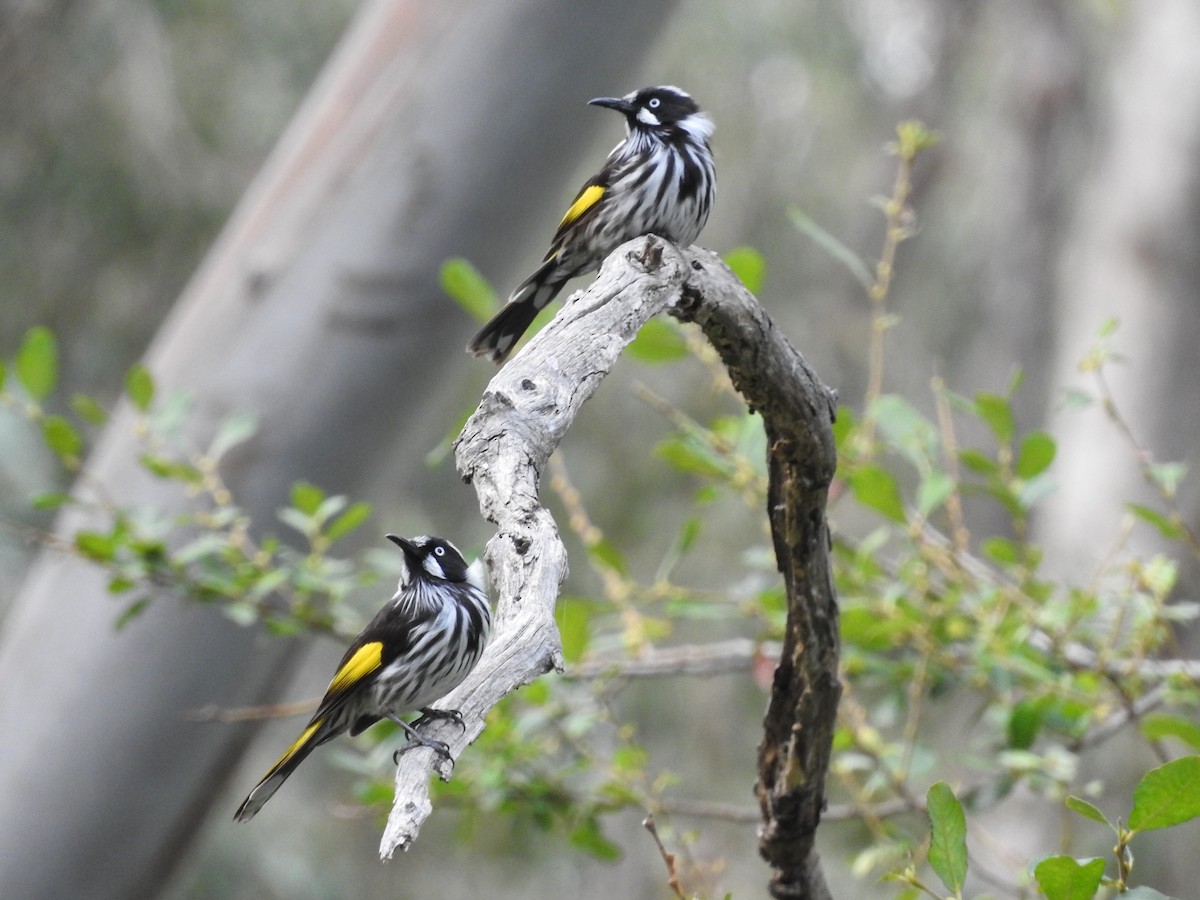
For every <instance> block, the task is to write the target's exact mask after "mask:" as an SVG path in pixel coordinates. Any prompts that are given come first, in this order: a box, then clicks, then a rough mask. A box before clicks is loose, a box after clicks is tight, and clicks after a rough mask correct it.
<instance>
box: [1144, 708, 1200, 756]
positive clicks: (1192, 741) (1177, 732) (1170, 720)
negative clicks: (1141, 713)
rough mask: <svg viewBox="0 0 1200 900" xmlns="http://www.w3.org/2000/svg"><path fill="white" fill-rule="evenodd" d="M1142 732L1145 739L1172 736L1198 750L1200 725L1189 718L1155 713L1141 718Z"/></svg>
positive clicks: (1199, 747)
mask: <svg viewBox="0 0 1200 900" xmlns="http://www.w3.org/2000/svg"><path fill="white" fill-rule="evenodd" d="M1141 727H1142V734H1143V735H1144V736H1145V738H1146V740H1149V741H1157V740H1161V739H1162V738H1166V737H1172V738H1176V739H1177V740H1181V741H1183V742H1184V743H1185V744H1187V745H1188V746H1190V747H1192V748H1193V749H1195V750H1200V725H1197V724H1196V723H1195V722H1193V721H1192V720H1191V719H1184V718H1182V717H1180V716H1172V715H1168V714H1167V713H1155V714H1153V715H1149V716H1146V717H1145V718H1143V719H1142V724H1141Z"/></svg>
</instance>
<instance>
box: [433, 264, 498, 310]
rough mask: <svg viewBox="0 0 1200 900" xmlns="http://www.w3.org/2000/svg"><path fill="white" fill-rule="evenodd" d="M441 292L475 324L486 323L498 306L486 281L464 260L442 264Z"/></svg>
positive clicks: (493, 292)
mask: <svg viewBox="0 0 1200 900" xmlns="http://www.w3.org/2000/svg"><path fill="white" fill-rule="evenodd" d="M442 290H443V291H445V292H446V293H447V294H449V295H450V297H451V298H452V299H453V300H454V302H455V303H457V304H458V305H459V306H461V307H462V308H463V309H464V310H465V311H466V312H467V314H468V315H470V316H471V318H473V319H475V321H477V322H481V323H482V322H486V321H487V320H488V319H490V318H491V317H492V314H493V313H494V312H495V311H496V309H497V307H498V306H499V305H500V304H499V303H497V301H496V292H495V291H494V290H492V286H491V285H490V284H488V281H487V279H486V278H484V277H483V276H482V275H481V274H479V270H478V269H476V268H475V267H474V266H473V265H471V263H470V262H468V261H467V260H465V259H448V260H446V261H445V262H444V263H442Z"/></svg>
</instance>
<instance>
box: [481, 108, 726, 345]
mask: <svg viewBox="0 0 1200 900" xmlns="http://www.w3.org/2000/svg"><path fill="white" fill-rule="evenodd" d="M588 102H589V103H590V104H592V105H593V106H605V107H608V108H609V109H615V110H616V111H617V112H619V113H621V114H622V115H624V116H625V130H626V136H625V140H623V141H621V143H619V144H617V146H616V147H614V148H613V151H612V152H611V153H610V154H608V159H606V160H605V161H604V165H603V166H602V167H601V169H600V171H599V172H598V173H596V175H594V176H593V177H592V178H589V179H588V180H587V182H586V183H585V184H584V185H583V187H582V188H580V190H579V193H578V194H577V195H576V197H575V201H574V202H573V203H572V204H571V206H570V208H568V209H567V213H566V215H564V216H563V218H562V221H561V222H559V223H558V230H557V231H556V232H554V239H553V240H552V241H551V242H550V249H549V251H548V252H547V253H546V256H545V259H544V260H543V262H542V264H541V266H539V267H538V269H537V271H535V272H534V273H533V274H532V275H530V276H529V277H528V278H526V279H525V280H524V281H523V282H521V284H520V285H518V286H517V289H516V290H515V291H513V292H512V294H511V295H510V296H509V298H508V302H507V303H506V304H505V305H504V307H503V308H502V309H501V310H500V312H498V313H496V315H495V316H494V317H493V318H492V320H491V321H490V322H488V323H487V324H486V325H484V326H483V328H482V330H480V332H479V334H477V335H475V337H474V338H472V339H471V343H470V344H468V345H467V350H468V351H470V352H471V353H474V354H475V355H476V356H486V357H488V358H490V359H491V360H492V361H493V362H497V363H498V362H502V361H503V360H504V358H505V357H506V356H508V354H509V353H510V352H511V351H512V348H513V345H514V344H516V342H517V340H518V339H519V338H520V337H521V335H522V334H524V333H525V329H526V328H528V327H529V323H530V322H532V321H533V319H534V317H535V316H536V315H537V314H538V312H540V311H541V310H542V308H543V307H544V306H545V305H546V304H547V303H549V302H550V301H551V300H553V299H554V298H555V296H556V295H557V294H558V292H559V291H560V290H562V287H563V285H564V284H566V282H567V281H568V280H570V279H571V278H574V277H575V276H576V275H584V274H586V273H588V272H594V271H595V270H596V269H598V268H599V267H600V263H601V262H603V261H604V258H605V257H606V256H608V254H609V253H611V252H612V251H613V250H615V249H616V248H617V247H618V246H620V245H621V244H623V243H624V242H625V241H628V240H632V239H633V238H636V237H640V236H642V235H643V234H656V235H658V236H659V237H662V238H666V239H667V240H669V241H671V242H673V243H675V244H678V245H679V246H681V247H686V246H688V245H689V244H691V243H692V242H693V241H695V240H696V238H697V237H699V235H700V230H701V229H702V228H703V227H704V223H705V222H706V221H708V214H709V211H710V210H711V209H712V205H713V197H714V195H715V192H716V185H717V174H716V169H715V167H714V165H713V156H712V149H711V148H710V147H709V145H708V141H709V139H710V138H711V137H712V134H713V130H714V129H713V124H712V122H711V121H710V120H709V118H708V116H706V115H705V114H704V113H702V112H701V111H700V107H698V106H697V105H696V101H695V100H693V99H692V98H691V97H690V96H688V95H687V94H686V93H684V92H683V91H681V90H680V89H679V88H677V87H670V86H663V87H648V88H643V89H642V90H640V91H634V92H633V93H632V94H626V95H625V96H624V97H598V98H597V99H595V100H589V101H588Z"/></svg>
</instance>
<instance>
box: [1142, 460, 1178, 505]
mask: <svg viewBox="0 0 1200 900" xmlns="http://www.w3.org/2000/svg"><path fill="white" fill-rule="evenodd" d="M1147 469H1148V470H1149V472H1150V477H1151V478H1153V479H1154V482H1155V484H1157V485H1158V486H1159V487H1160V488H1162V489H1163V491H1165V492H1166V493H1167V494H1168V495H1170V496H1172V497H1173V496H1175V489H1176V488H1178V487H1179V482H1181V481H1183V478H1184V476H1185V475H1187V463H1181V462H1174V463H1151V464H1150V465H1149V466H1148V467H1147Z"/></svg>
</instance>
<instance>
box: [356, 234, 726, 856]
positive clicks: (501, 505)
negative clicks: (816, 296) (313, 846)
mask: <svg viewBox="0 0 1200 900" xmlns="http://www.w3.org/2000/svg"><path fill="white" fill-rule="evenodd" d="M686 269H687V263H686V262H685V260H684V258H683V256H682V255H681V253H680V252H679V251H678V250H677V249H675V248H674V247H672V246H670V245H669V244H665V243H664V242H663V241H661V240H660V239H658V238H655V237H645V238H639V239H637V240H635V241H631V242H630V243H628V244H626V245H624V246H623V247H620V248H618V249H617V251H616V252H614V253H613V254H612V255H611V256H610V257H609V259H608V261H607V262H606V263H605V264H604V267H603V268H602V269H601V272H600V275H599V277H598V278H597V279H596V280H595V282H593V284H592V285H591V287H589V288H588V289H587V290H586V291H584V292H582V293H579V294H576V295H574V296H573V297H572V298H571V299H570V300H569V301H568V302H567V303H566V305H565V306H564V307H563V309H562V311H561V312H560V313H559V314H558V316H557V317H555V319H554V320H553V321H552V322H551V323H550V324H549V325H547V326H546V328H544V329H543V330H542V331H541V332H540V333H539V334H538V335H536V336H535V337H534V338H533V339H532V340H531V341H530V342H529V344H528V345H527V346H526V347H525V348H524V349H523V350H521V351H520V352H519V353H517V354H516V356H514V357H513V358H512V359H511V360H510V361H509V362H508V363H507V365H505V366H504V368H503V369H501V370H500V372H499V373H498V374H497V375H496V377H495V378H493V379H492V381H491V383H490V384H489V385H488V387H487V390H486V391H485V392H484V395H483V399H482V401H481V402H480V404H479V409H478V410H476V412H475V414H474V415H473V416H472V417H471V418H470V420H469V421H468V422H467V424H466V426H465V427H464V428H463V431H462V434H461V435H459V437H458V440H457V441H456V443H455V455H456V460H457V464H458V471H459V474H461V475H462V477H463V479H464V480H465V481H468V482H470V483H471V484H473V485H474V487H475V492H476V494H477V495H478V496H479V508H480V511H481V512H482V513H483V515H484V517H485V518H486V519H487V520H488V521H489V522H492V523H494V524H495V525H496V528H497V530H496V534H495V536H494V537H493V538H492V539H491V541H489V542H488V547H487V552H486V560H487V563H488V569H489V572H490V574H491V579H492V591H493V595H494V596H495V597H496V600H497V607H496V628H495V633H494V635H493V637H492V642H491V644H490V646H489V647H488V649H487V651H486V652H485V653H484V656H483V659H481V660H480V662H479V665H478V667H477V668H476V669H475V671H474V672H473V673H472V674H471V676H470V677H469V678H468V679H467V680H466V681H465V682H464V683H463V684H462V685H461V686H460V687H459V688H458V689H457V690H456V691H454V692H453V693H452V694H450V695H449V696H447V697H446V698H445V699H444V700H443V701H442V703H441V704H439V705H441V706H444V707H446V708H450V709H458V710H460V711H461V712H462V714H463V721H464V722H465V724H466V730H465V731H462V730H460V729H459V727H458V726H457V725H456V724H454V723H451V722H436V723H434V724H432V725H431V726H430V727H429V728H428V730H427V731H426V734H428V735H429V736H431V737H433V738H436V739H437V740H441V741H445V742H446V743H447V744H448V745H449V747H450V750H451V753H452V754H453V755H454V756H455V758H457V757H458V755H459V754H460V753H462V751H463V750H464V749H465V748H466V747H467V745H468V744H470V743H471V741H473V740H474V739H475V738H476V737H477V736H478V735H479V733H480V732H481V731H482V730H483V717H484V715H485V714H486V713H487V711H488V710H489V709H491V708H492V707H493V706H495V705H496V704H497V703H498V702H499V701H500V700H501V699H502V698H503V697H504V696H505V695H506V694H508V693H510V692H512V691H514V690H516V689H517V688H519V687H521V686H522V685H526V684H529V683H530V682H531V681H533V679H535V678H537V677H538V676H539V675H541V674H543V673H545V672H547V671H549V670H551V669H556V670H558V671H561V670H562V650H561V644H560V641H559V635H558V629H557V627H556V625H555V622H554V604H555V601H556V600H557V598H558V588H559V585H560V584H561V583H562V580H563V579H564V578H565V577H566V574H567V555H566V550H565V548H564V547H563V544H562V541H561V539H560V538H559V534H558V528H557V526H556V525H555V523H554V519H553V518H552V517H551V515H550V513H549V511H547V510H546V508H545V507H544V506H542V505H541V502H540V501H539V499H538V486H539V481H540V476H541V472H542V470H543V468H544V466H545V464H546V461H547V460H548V459H549V458H550V454H551V453H553V452H554V449H555V447H557V446H558V443H559V441H561V440H562V438H563V436H564V435H565V434H566V432H567V429H568V428H569V427H570V425H571V423H572V421H573V420H574V418H575V416H576V414H577V413H578V412H579V408H580V406H582V405H583V403H584V402H585V401H586V400H587V399H588V398H589V397H591V396H592V394H593V393H594V392H595V390H596V388H597V387H599V385H600V382H601V381H602V380H603V378H604V376H605V375H607V374H608V372H609V370H611V369H612V367H613V365H614V364H615V363H616V361H617V358H618V357H619V356H620V354H621V351H622V350H624V348H625V346H626V345H627V344H628V343H629V342H630V341H631V340H633V338H634V336H635V335H636V334H637V332H638V329H639V328H641V327H642V325H644V324H645V323H646V322H647V321H648V320H649V319H650V318H651V317H652V316H654V315H656V314H657V313H660V312H662V311H664V310H665V309H667V308H668V307H669V306H671V305H673V304H674V303H675V302H676V301H677V300H678V298H679V296H680V292H681V289H682V285H683V281H684V278H685V275H686ZM723 277H727V278H732V277H733V276H732V275H730V274H728V273H727V272H726V273H724V275H723ZM435 763H436V764H437V770H438V771H439V774H441V775H442V777H448V776H449V774H450V773H449V771H445V769H448V768H449V767H448V764H446V763H444V762H442V761H440V760H439V759H438V758H437V757H436V756H435V754H434V753H433V751H431V750H425V749H415V750H413V751H412V752H409V753H406V754H404V755H403V756H402V757H400V762H399V766H398V768H397V772H396V794H395V800H394V803H393V806H392V812H391V814H390V816H389V817H388V822H387V826H386V828H385V830H384V833H383V839H382V841H381V843H380V848H379V849H380V855H381V856H382V857H383V858H385V859H387V858H390V857H391V856H392V854H393V853H394V852H395V851H396V849H397V848H400V849H407V848H408V847H409V846H411V844H412V842H413V841H414V840H415V839H416V837H417V833H418V832H419V831H420V828H421V825H422V823H423V822H424V821H425V819H426V818H427V817H428V816H429V814H430V813H431V812H432V811H433V807H432V804H431V803H430V800H429V776H430V772H431V770H432V769H434V768H435Z"/></svg>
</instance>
